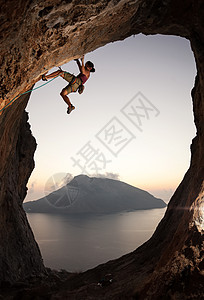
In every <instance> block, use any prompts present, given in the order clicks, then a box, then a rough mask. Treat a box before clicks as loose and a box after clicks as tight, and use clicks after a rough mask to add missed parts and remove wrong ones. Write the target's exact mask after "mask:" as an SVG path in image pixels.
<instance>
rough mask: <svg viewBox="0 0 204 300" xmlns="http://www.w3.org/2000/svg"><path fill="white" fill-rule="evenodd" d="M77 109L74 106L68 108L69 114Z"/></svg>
mask: <svg viewBox="0 0 204 300" xmlns="http://www.w3.org/2000/svg"><path fill="white" fill-rule="evenodd" d="M74 109H75V106H74V105H71V106H69V107H68V108H67V113H68V114H70V113H71V111H72V110H74Z"/></svg>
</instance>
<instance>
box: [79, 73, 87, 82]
mask: <svg viewBox="0 0 204 300" xmlns="http://www.w3.org/2000/svg"><path fill="white" fill-rule="evenodd" d="M77 77H78V78H80V79H81V82H82V84H84V83H85V82H86V81H87V80H88V78H87V77H86V75H85V74H83V73H80V74H79V75H78V76H77Z"/></svg>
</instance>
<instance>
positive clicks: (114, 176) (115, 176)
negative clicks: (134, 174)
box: [91, 172, 120, 180]
mask: <svg viewBox="0 0 204 300" xmlns="http://www.w3.org/2000/svg"><path fill="white" fill-rule="evenodd" d="M91 176H92V177H97V178H109V179H115V180H120V175H119V174H117V173H111V172H106V173H105V174H98V173H97V174H93V175H91Z"/></svg>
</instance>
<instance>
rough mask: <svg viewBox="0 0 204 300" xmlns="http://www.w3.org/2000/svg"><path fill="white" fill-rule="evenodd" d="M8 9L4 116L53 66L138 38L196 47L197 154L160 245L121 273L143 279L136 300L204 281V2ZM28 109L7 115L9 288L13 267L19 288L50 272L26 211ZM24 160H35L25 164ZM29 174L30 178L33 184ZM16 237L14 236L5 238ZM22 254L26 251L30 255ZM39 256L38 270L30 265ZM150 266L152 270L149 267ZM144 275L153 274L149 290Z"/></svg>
mask: <svg viewBox="0 0 204 300" xmlns="http://www.w3.org/2000/svg"><path fill="white" fill-rule="evenodd" d="M0 4H1V13H0V24H1V26H0V39H1V44H0V45H1V46H0V52H1V57H0V69H1V72H0V83H1V90H0V97H1V104H0V109H2V108H3V107H4V106H5V105H6V104H7V103H8V102H9V101H10V100H11V99H13V98H14V97H15V96H17V95H18V94H20V93H22V92H24V91H26V90H28V89H29V88H30V86H32V85H33V84H34V83H35V82H36V81H38V80H39V79H40V75H41V74H43V73H45V71H47V70H49V69H51V68H52V67H53V66H58V65H62V64H64V63H66V62H68V61H70V60H72V59H73V58H76V57H80V56H81V55H82V54H84V53H87V52H90V51H92V50H94V49H96V48H98V47H100V46H103V45H105V44H107V43H109V42H112V41H115V40H120V39H124V38H126V37H128V36H130V35H132V34H138V33H144V34H168V35H177V36H181V37H185V38H187V39H189V40H190V42H191V47H192V50H193V52H194V55H195V61H196V66H197V71H198V74H197V77H196V81H195V87H194V89H193V90H192V100H193V110H194V120H195V125H196V128H197V136H196V138H195V139H194V140H193V143H192V146H191V152H192V157H191V165H190V168H189V170H188V171H187V173H186V175H185V176H184V179H183V181H182V183H181V184H180V186H179V187H178V189H177V190H176V192H175V194H174V196H173V197H172V199H171V202H170V203H169V206H168V209H167V212H166V214H165V216H164V219H163V220H162V221H161V222H160V224H159V226H158V228H157V230H156V232H155V233H154V235H153V237H152V238H151V239H150V240H149V241H148V242H147V243H145V244H144V245H143V246H142V248H139V249H138V250H136V251H135V252H134V253H133V254H131V256H127V257H125V258H122V259H121V260H119V261H117V262H115V265H117V269H118V270H121V274H123V276H122V277H123V281H124V280H125V276H124V274H125V272H126V271H125V270H126V268H125V269H124V268H123V267H122V266H123V264H124V259H127V261H126V264H125V265H126V266H127V265H128V270H129V269H131V270H133V269H134V270H135V269H137V280H136V281H135V283H134V290H135V293H137V292H139V293H140V294H142V293H143V294H145V295H146V296H148V295H149V296H148V297H150V299H151V295H152V293H153V292H154V290H158V295H159V290H162V288H161V286H162V278H164V276H165V275H166V276H167V277H170V278H176V276H178V274H181V273H182V272H183V271H184V270H185V268H187V266H188V268H190V269H189V270H190V271H189V272H190V273H189V274H190V275H191V276H193V272H194V271H196V272H198V273H199V272H200V273H199V274H201V271H202V270H201V269H202V268H201V266H202V260H203V230H204V229H203V222H204V221H203V219H204V217H203V177H204V176H203V175H204V161H203V157H204V149H203V147H204V70H203V69H204V51H203V44H204V28H203V27H204V24H203V19H204V3H203V1H202V0H198V1H194V0H184V1H176V0H165V1H164V0H151V1H150V0H146V1H145V0H138V1H136V0H135V1H129V0H126V1H125V0H121V1H118V0H112V1H107V0H104V1H97V0H95V1H90V0H87V1H85V0H84V1H78V0H75V1H68V0H53V1H49V0H45V1H40V0H34V1H30V0H24V1H23V0H19V1H14V0H8V1H6V2H5V1H3V0H0ZM23 99H24V98H23ZM23 99H22V101H21V99H17V100H15V102H14V103H13V104H12V105H11V106H9V108H7V109H5V110H3V112H2V111H1V112H0V113H1V116H0V132H1V136H0V139H1V144H0V145H1V148H0V151H1V152H0V153H1V156H0V166H1V169H0V174H1V177H0V184H1V191H0V207H1V211H0V215H1V216H2V217H1V228H0V237H1V248H0V249H1V250H0V251H1V252H0V254H1V260H0V262H1V265H0V268H1V269H2V270H3V272H2V276H1V278H0V280H11V279H12V280H14V279H13V275H12V272H11V268H8V266H9V265H12V261H13V260H14V261H15V260H17V258H18V260H19V264H18V265H17V264H15V263H13V265H12V268H13V272H14V271H15V273H16V274H17V275H16V277H15V280H17V279H21V278H23V277H25V276H27V275H29V272H30V274H31V273H38V272H39V270H40V272H44V269H43V264H42V259H41V256H40V253H39V250H38V247H37V245H36V243H35V240H34V237H33V236H32V233H31V230H30V228H29V225H28V223H27V220H26V216H25V214H24V212H23V210H22V201H23V199H24V197H25V194H26V183H27V180H28V178H29V175H30V173H31V171H32V169H33V153H34V150H35V149H34V148H35V146H34V144H35V143H34V140H33V137H32V135H31V133H30V130H29V129H28V124H27V123H26V122H27V120H26V116H25V113H24V109H25V106H26V102H27V101H28V96H26V100H25V99H24V100H23ZM22 124H24V125H22ZM26 136H27V138H26V139H25V137H26ZM23 141H24V142H23ZM21 145H22V146H21ZM22 147H23V150H20V149H21V148H22ZM19 151H20V152H21V151H23V152H25V153H26V154H25V157H24V158H22V157H21V155H19V153H20V152H19ZM16 158H17V159H16ZM22 166H24V167H23V168H25V169H26V170H27V172H26V174H25V173H24V171H22ZM11 211H12V213H11ZM11 216H12V217H11ZM8 220H9V221H8ZM7 222H9V225H8V223H7ZM17 224H18V226H17ZM7 231H9V234H5V232H7ZM14 236H15V237H16V236H18V238H19V239H20V240H21V241H22V243H19V244H18V243H17V238H15V239H14V240H16V243H17V244H16V245H17V246H16V249H15V251H14V245H13V242H12V241H13V237H14ZM21 237H22V238H21ZM22 244H23V249H24V250H25V251H21V248H22ZM31 245H32V247H31ZM31 248H32V249H34V250H32V249H31ZM141 249H142V250H141ZM32 251H34V253H33V252H32ZM7 253H8V255H7ZM31 253H32V255H31ZM31 256H32V258H33V261H29V259H30V257H31ZM132 256H134V258H132ZM24 260H26V261H27V270H25V269H24V267H25V266H24V263H23V261H24ZM128 261H129V263H128ZM146 261H147V263H146V264H148V266H146V267H144V265H145V262H146ZM119 264H121V265H120V266H119ZM139 265H140V267H139ZM111 266H112V268H114V266H113V265H111ZM141 266H143V267H142V269H141ZM189 266H190V267H189ZM7 269H8V270H9V271H6V270H7ZM19 269H20V270H21V272H19V271H18V270H19ZM4 270H5V272H4ZM28 270H29V271H28ZM142 270H143V271H142ZM144 270H145V271H144ZM6 272H7V275H5V274H6ZM138 272H140V274H141V273H142V272H143V273H146V274H148V275H146V277H145V280H144V276H139V275H138V274H139V273H138ZM131 274H132V273H131ZM190 275H189V276H190ZM132 276H133V275H132ZM133 277H134V276H133ZM9 278H10V279H9ZM138 278H142V279H141V280H140V279H138ZM121 280H122V278H121ZM172 280H173V279H172ZM145 282H146V283H145ZM163 286H164V285H163ZM147 287H148V288H147ZM126 288H127V285H126ZM130 289H132V288H130ZM147 291H148V292H147ZM132 292H133V291H132ZM163 292H165V288H164V289H163ZM148 293H149V294H148ZM155 299H156V298H155Z"/></svg>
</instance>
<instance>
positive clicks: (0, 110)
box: [0, 75, 60, 112]
mask: <svg viewBox="0 0 204 300" xmlns="http://www.w3.org/2000/svg"><path fill="white" fill-rule="evenodd" d="M59 76H60V75H57V76H56V77H54V78H52V79H50V80H49V81H47V82H45V83H43V84H41V85H40V86H38V87H36V88H34V89H31V90H29V91H26V92H24V93H22V94H20V95H18V96H16V97H14V98H13V99H12V100H11V101H10V102H9V103H7V104H6V105H5V106H4V107H3V108H2V109H0V112H2V111H3V110H4V109H5V108H7V107H8V106H9V105H10V104H11V103H13V102H14V100H15V99H18V98H19V97H20V96H22V95H25V94H28V93H30V92H32V91H35V90H37V89H39V88H41V87H43V86H44V85H46V84H48V83H50V82H51V81H53V80H54V79H56V78H57V77H59Z"/></svg>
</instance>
